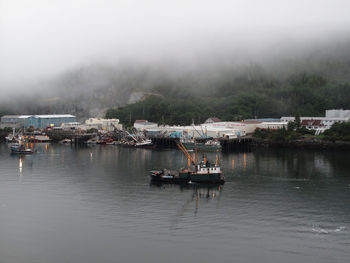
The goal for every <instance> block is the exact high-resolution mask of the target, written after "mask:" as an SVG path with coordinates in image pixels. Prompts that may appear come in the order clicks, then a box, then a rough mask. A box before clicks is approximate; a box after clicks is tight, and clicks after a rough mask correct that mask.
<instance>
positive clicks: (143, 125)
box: [134, 120, 158, 130]
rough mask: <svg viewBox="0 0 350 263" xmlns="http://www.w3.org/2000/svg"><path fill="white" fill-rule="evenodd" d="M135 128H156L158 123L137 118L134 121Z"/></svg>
mask: <svg viewBox="0 0 350 263" xmlns="http://www.w3.org/2000/svg"><path fill="white" fill-rule="evenodd" d="M134 128H135V129H137V130H147V129H154V128H158V124H157V123H154V122H149V121H147V120H136V121H135V123H134Z"/></svg>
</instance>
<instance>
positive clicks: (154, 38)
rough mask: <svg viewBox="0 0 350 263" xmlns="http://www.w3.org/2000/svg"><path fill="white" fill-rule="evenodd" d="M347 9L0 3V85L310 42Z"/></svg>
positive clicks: (260, 2) (265, 0)
mask: <svg viewBox="0 0 350 263" xmlns="http://www.w3.org/2000/svg"><path fill="white" fill-rule="evenodd" d="M349 10H350V1H345V0H344V1H341V0H329V1H325V0H302V1H298V0H294V1H290V0H283V1H281V0H244V1H243V0H242V1H241V0H215V1H206V0H173V1H169V0H138V1H136V0H125V1H124V0H0V90H5V89H9V88H11V87H12V86H13V85H16V84H19V83H22V84H23V83H26V82H33V81H39V80H40V79H42V78H47V77H50V76H55V75H57V74H60V73H61V72H64V71H65V70H69V69H70V68H74V67H79V66H81V65H84V64H89V63H94V61H98V62H108V63H119V62H120V61H124V60H130V61H135V63H138V62H139V63H146V64H147V63H149V64H152V63H155V62H156V61H161V60H168V59H170V60H171V59H173V60H175V61H183V62H184V61H185V62H186V63H190V62H193V61H198V60H199V61H200V58H201V57H203V56H209V57H210V56H212V57H214V58H215V57H217V58H219V59H224V58H225V54H226V52H231V53H232V52H233V53H237V54H250V58H249V59H252V58H254V57H257V58H258V57H259V56H260V54H261V53H266V50H268V51H270V52H271V54H273V52H274V50H276V49H278V48H280V46H283V45H290V46H291V47H293V46H302V45H309V46H310V45H311V46H312V45H313V44H317V43H320V42H322V41H330V39H331V36H332V35H334V34H338V35H342V34H343V35H344V32H348V28H350V16H349V15H348V12H349ZM241 58H243V60H244V56H241Z"/></svg>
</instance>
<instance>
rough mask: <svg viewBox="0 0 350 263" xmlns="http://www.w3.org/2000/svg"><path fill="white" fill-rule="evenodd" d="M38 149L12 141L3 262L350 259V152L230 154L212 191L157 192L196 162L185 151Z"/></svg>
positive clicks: (1, 158) (1, 204) (1, 171)
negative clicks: (20, 152) (157, 178)
mask: <svg viewBox="0 0 350 263" xmlns="http://www.w3.org/2000/svg"><path fill="white" fill-rule="evenodd" d="M34 147H35V149H36V151H37V152H36V153H35V154H33V155H27V156H17V155H11V154H10V149H9V148H8V145H6V144H0V255H1V260H0V261H1V262H8V263H12V262H16V263H17V262H29V263H31V262H53V263H55V262H84V263H87V262H116V261H118V262H119V261H120V262H160V261H162V262H180V261H183V262H214V261H219V262H347V261H348V257H349V252H348V247H349V245H350V243H349V240H350V231H349V230H350V206H349V205H348V203H347V202H346V201H345V200H349V199H350V174H349V171H350V162H349V154H348V153H346V152H314V151H294V150H285V151H284V150H258V151H253V152H247V153H230V154H220V156H219V157H220V158H219V159H220V162H221V165H222V167H223V170H224V174H225V177H226V183H225V184H224V185H223V186H215V185H210V186H207V185H196V184H189V185H171V184H160V185H155V184H150V179H149V172H148V171H149V170H154V169H162V168H171V169H179V168H181V167H184V166H187V159H186V158H185V157H184V156H183V154H182V153H181V152H180V151H176V150H159V151H152V150H145V149H132V148H120V147H118V146H107V145H106V146H98V145H97V146H86V147H74V146H72V145H55V144H35V145H34ZM215 156H216V154H215V153H208V159H210V160H215ZM155 250H156V251H157V252H156V253H155V252H154V251H155Z"/></svg>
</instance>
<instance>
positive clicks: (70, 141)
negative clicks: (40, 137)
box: [59, 139, 73, 144]
mask: <svg viewBox="0 0 350 263" xmlns="http://www.w3.org/2000/svg"><path fill="white" fill-rule="evenodd" d="M72 142H73V141H72V140H71V139H63V140H61V141H59V143H64V144H66V143H72Z"/></svg>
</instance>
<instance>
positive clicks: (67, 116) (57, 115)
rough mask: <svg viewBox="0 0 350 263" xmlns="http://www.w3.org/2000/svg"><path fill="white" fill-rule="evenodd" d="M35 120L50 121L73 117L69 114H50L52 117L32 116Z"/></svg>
mask: <svg viewBox="0 0 350 263" xmlns="http://www.w3.org/2000/svg"><path fill="white" fill-rule="evenodd" d="M33 116H34V117H35V118H41V119H52V118H75V116H74V115H71V114H52V115H33Z"/></svg>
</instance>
